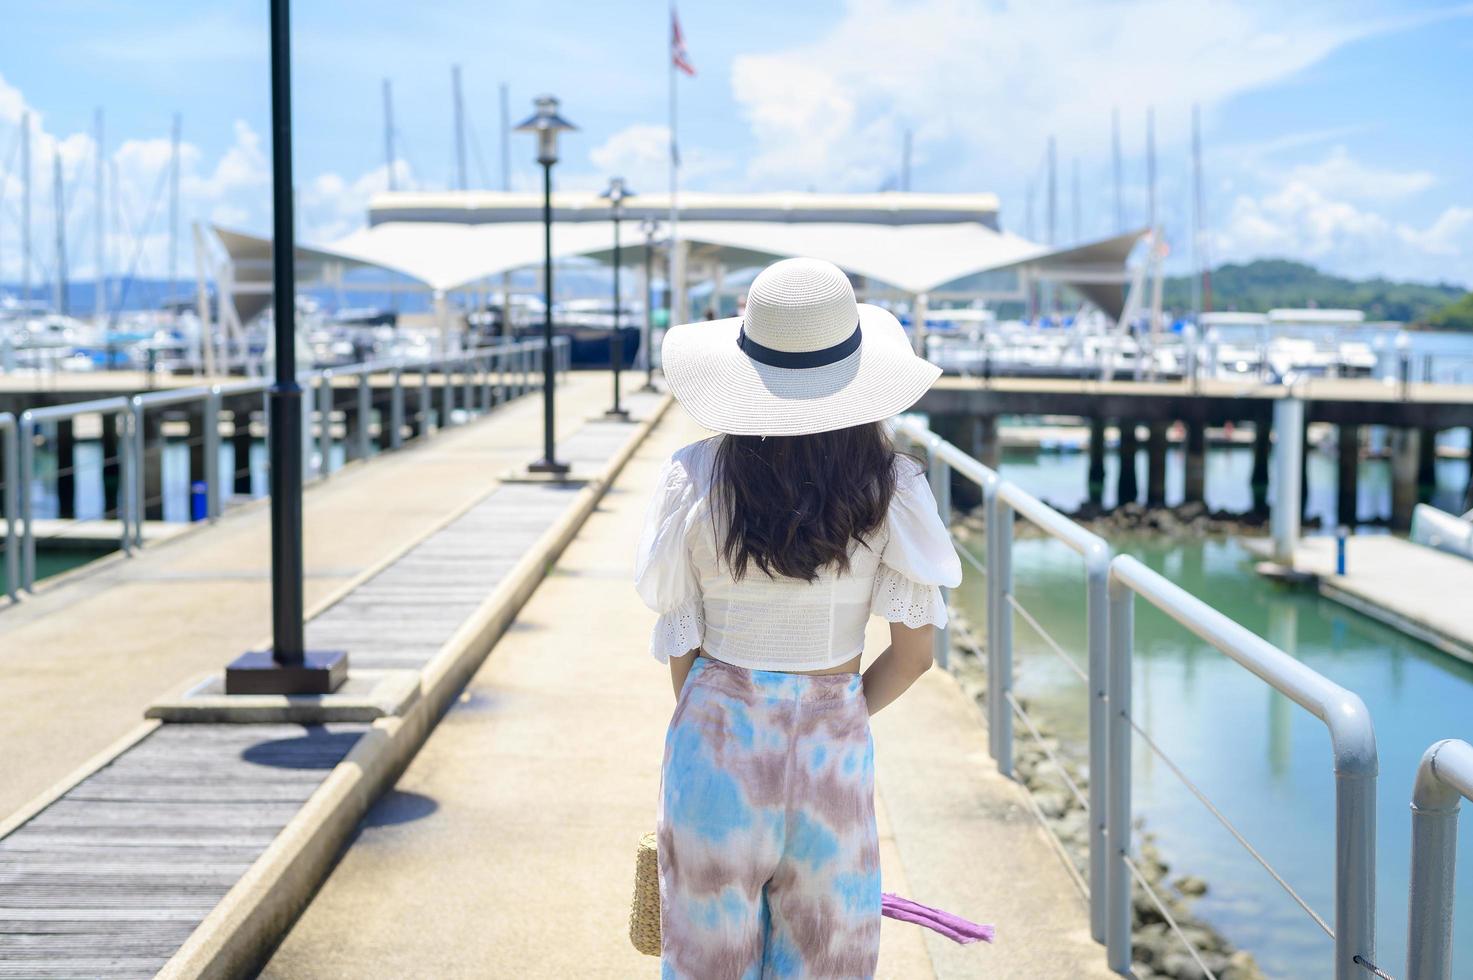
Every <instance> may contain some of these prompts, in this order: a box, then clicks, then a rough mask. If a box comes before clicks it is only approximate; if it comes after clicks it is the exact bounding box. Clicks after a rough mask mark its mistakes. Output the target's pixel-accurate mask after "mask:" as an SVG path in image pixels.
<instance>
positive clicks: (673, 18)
mask: <svg viewBox="0 0 1473 980" xmlns="http://www.w3.org/2000/svg"><path fill="white" fill-rule="evenodd" d="M670 63H671V64H672V65H674V66H675V67H676V68H679V69H680V70H681V71H683V72H685V73H686V74H687V75H690V76H692V77H694V76H695V73H696V69H695V66H694V65H692V64H691V63H690V54H689V53H688V52H687V51H686V50H685V37H684V35H682V34H681V33H680V17H679V15H677V14H676V13H675V8H674V7H671V8H670Z"/></svg>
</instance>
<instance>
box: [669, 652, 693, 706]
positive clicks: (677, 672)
mask: <svg viewBox="0 0 1473 980" xmlns="http://www.w3.org/2000/svg"><path fill="white" fill-rule="evenodd" d="M699 652H700V650H698V649H697V650H691V651H690V652H689V653H686V654H683V655H682V656H679V657H671V658H670V683H671V684H673V685H674V686H675V699H676V700H677V701H678V700H680V689H681V688H682V687H684V686H685V675H687V674H689V673H690V668H691V664H693V663H695V662H696V654H697V653H699Z"/></svg>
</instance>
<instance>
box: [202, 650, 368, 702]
mask: <svg viewBox="0 0 1473 980" xmlns="http://www.w3.org/2000/svg"><path fill="white" fill-rule="evenodd" d="M347 679H348V654H347V652H346V651H343V650H309V651H307V652H306V653H305V654H303V655H302V662H301V663H299V664H280V663H277V662H276V658H274V657H273V656H272V655H271V651H269V650H252V651H250V652H249V653H243V654H241V655H240V656H239V657H236V658H235V660H233V661H231V663H230V664H229V665H227V666H226V668H225V693H226V694H331V693H332V692H333V691H336V690H337V689H338V688H339V687H342V685H343V682H344V681H345V680H347Z"/></svg>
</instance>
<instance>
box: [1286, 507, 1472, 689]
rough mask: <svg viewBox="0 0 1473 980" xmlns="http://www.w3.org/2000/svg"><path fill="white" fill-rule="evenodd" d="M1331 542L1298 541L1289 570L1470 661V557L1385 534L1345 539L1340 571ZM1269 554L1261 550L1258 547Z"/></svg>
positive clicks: (1325, 592) (1323, 592)
mask: <svg viewBox="0 0 1473 980" xmlns="http://www.w3.org/2000/svg"><path fill="white" fill-rule="evenodd" d="M1335 548H1336V542H1335V539H1334V538H1332V537H1328V536H1320V537H1312V538H1303V539H1301V540H1300V542H1299V544H1298V545H1297V546H1296V547H1295V548H1294V554H1293V556H1292V560H1291V562H1290V563H1289V567H1290V568H1292V570H1293V573H1294V574H1295V575H1300V576H1308V577H1309V578H1310V579H1311V580H1312V582H1313V585H1314V587H1315V588H1317V589H1318V590H1319V593H1320V594H1321V595H1323V596H1325V597H1326V598H1328V599H1333V600H1334V601H1336V602H1339V603H1341V604H1343V605H1346V606H1349V607H1350V608H1352V609H1354V610H1356V611H1357V612H1361V613H1364V614H1366V615H1367V616H1370V617H1371V618H1372V619H1378V620H1380V621H1381V622H1383V623H1386V624H1387V625H1388V626H1393V627H1395V628H1396V629H1399V630H1401V631H1402V632H1404V633H1407V634H1409V635H1411V636H1415V637H1416V638H1417V639H1419V640H1421V641H1422V642H1424V643H1428V644H1431V645H1432V646H1434V647H1437V648H1438V649H1439V650H1442V651H1443V652H1444V653H1448V654H1451V655H1452V656H1454V657H1458V658H1459V659H1461V660H1466V661H1467V662H1468V663H1473V605H1470V604H1469V603H1468V602H1467V601H1465V597H1467V596H1473V561H1469V560H1468V559H1467V558H1463V557H1461V556H1458V555H1451V554H1447V553H1446V552H1442V551H1437V550H1435V549H1432V548H1429V547H1427V546H1426V545H1421V544H1415V543H1413V542H1411V541H1407V540H1405V539H1404V538H1395V537H1392V536H1391V535H1387V534H1365V535H1357V536H1355V537H1353V538H1351V539H1349V540H1348V541H1347V542H1346V543H1345V572H1344V574H1341V573H1340V572H1339V571H1337V568H1336V553H1335ZM1262 550H1263V553H1264V554H1267V553H1268V548H1266V547H1265V548H1263V549H1262Z"/></svg>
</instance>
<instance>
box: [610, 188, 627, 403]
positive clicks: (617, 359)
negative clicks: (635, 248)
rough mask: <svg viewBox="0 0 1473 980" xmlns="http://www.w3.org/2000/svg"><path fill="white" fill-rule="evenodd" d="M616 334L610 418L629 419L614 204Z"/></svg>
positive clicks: (616, 207)
mask: <svg viewBox="0 0 1473 980" xmlns="http://www.w3.org/2000/svg"><path fill="white" fill-rule="evenodd" d="M613 210H614V332H613V334H612V335H611V336H610V337H609V364H610V366H611V367H612V368H613V371H614V407H613V408H612V409H610V410H609V413H608V414H609V417H611V418H617V419H627V418H628V417H629V413H628V412H626V411H624V409H623V408H622V407H621V406H620V405H619V372H620V371H622V370H624V316H623V309H622V307H621V305H620V303H621V299H620V296H619V269H620V258H621V256H620V253H619V210H620V208H619V204H618V202H617V201H616V202H615V203H614V209H613Z"/></svg>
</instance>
